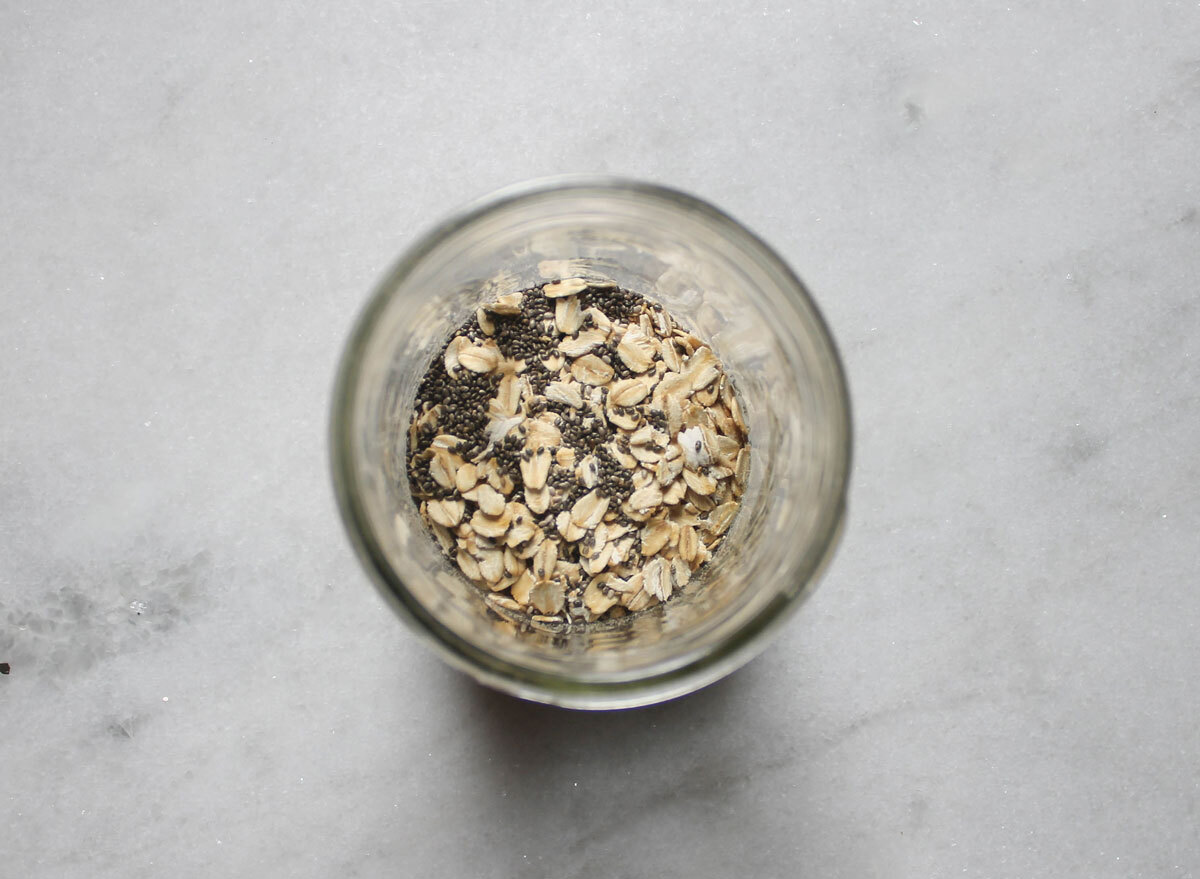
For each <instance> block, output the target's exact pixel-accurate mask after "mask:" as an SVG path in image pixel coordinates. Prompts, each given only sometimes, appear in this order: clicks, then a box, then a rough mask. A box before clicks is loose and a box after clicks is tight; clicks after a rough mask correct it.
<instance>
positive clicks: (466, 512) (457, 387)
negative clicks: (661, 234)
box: [408, 278, 750, 628]
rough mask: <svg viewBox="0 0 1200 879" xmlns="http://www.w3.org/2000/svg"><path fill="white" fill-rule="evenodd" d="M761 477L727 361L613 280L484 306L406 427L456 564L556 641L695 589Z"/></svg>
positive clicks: (428, 377) (426, 507)
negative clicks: (562, 630) (553, 631)
mask: <svg viewBox="0 0 1200 879" xmlns="http://www.w3.org/2000/svg"><path fill="white" fill-rule="evenodd" d="M749 471H750V447H749V442H748V437H747V435H746V424H745V422H744V421H743V419H742V413H741V409H740V406H739V404H738V399H737V396H736V394H735V393H734V389H733V386H732V385H731V384H730V381H729V379H728V377H727V376H726V375H725V373H724V371H723V370H722V368H721V364H720V363H719V362H718V360H717V358H716V356H715V355H714V354H713V352H712V350H711V349H710V348H709V347H708V346H707V345H706V344H705V343H704V342H703V341H701V340H700V339H698V338H697V337H696V336H694V335H692V334H691V333H689V332H688V331H686V330H684V329H682V328H680V327H678V326H677V325H676V323H675V321H674V319H673V318H672V317H671V315H670V314H668V313H667V312H666V311H665V310H664V309H663V308H662V307H661V306H659V305H658V304H656V303H653V302H651V301H649V300H647V299H645V298H643V297H642V296H641V295H639V294H637V293H632V292H630V291H628V290H624V289H620V288H618V287H617V286H616V285H615V284H613V283H612V282H610V281H601V280H592V279H584V278H567V279H565V280H559V281H554V282H551V283H546V284H543V285H541V286H538V287H533V288H530V289H528V290H524V291H520V292H515V293H509V294H506V295H503V296H500V297H499V298H498V299H496V300H495V301H494V302H491V303H489V304H486V305H483V306H481V307H480V308H479V309H478V310H477V311H476V313H475V316H474V317H473V318H471V319H470V320H469V321H467V322H466V323H465V324H463V325H462V326H461V327H459V329H458V330H457V331H456V332H455V333H454V334H453V336H451V338H450V339H449V341H448V342H447V343H446V345H445V347H444V348H443V349H442V351H441V354H440V356H439V357H437V358H435V359H434V361H433V363H431V364H430V367H429V370H428V372H427V373H426V374H425V376H424V378H423V380H422V381H421V384H420V386H419V388H418V390H417V396H416V401H415V403H414V411H413V415H412V420H411V422H410V424H409V435H408V478H409V484H410V487H411V490H412V494H413V497H414V498H415V499H416V500H417V502H418V503H419V505H420V512H421V517H422V519H423V520H424V521H425V523H426V524H427V525H428V526H429V528H430V530H431V531H432V532H433V535H434V536H435V537H436V538H437V540H438V542H439V544H440V545H441V547H442V549H443V550H444V551H445V553H446V554H447V555H448V556H449V557H451V558H453V559H454V560H455V562H456V563H457V565H458V567H459V569H460V570H461V571H462V572H463V574H464V575H466V576H467V577H468V578H469V579H470V580H472V581H473V582H474V583H476V584H478V585H479V586H481V587H483V588H484V589H486V590H488V593H487V595H486V600H487V602H488V604H489V605H490V606H491V607H492V608H493V609H495V610H497V611H498V612H500V613H501V614H502V615H504V616H506V617H510V618H520V619H525V620H529V621H530V622H531V623H532V624H534V625H539V624H540V625H543V626H546V627H549V628H554V627H556V626H562V625H563V624H567V625H570V624H577V623H585V622H595V621H597V620H601V619H611V618H615V617H620V616H624V615H625V614H626V613H631V612H636V611H639V610H643V609H645V608H648V607H651V606H653V605H655V604H658V603H659V602H661V601H666V600H668V599H669V598H671V597H672V595H675V594H677V593H678V592H680V591H681V590H683V589H684V588H685V587H686V586H687V584H688V582H689V581H690V580H691V578H692V576H693V575H694V574H695V573H696V571H697V570H698V569H699V568H700V567H701V566H702V565H704V564H705V563H706V562H707V561H708V560H709V559H710V558H711V557H712V554H713V552H714V551H715V550H716V549H717V547H718V546H719V545H720V543H721V540H722V539H723V535H724V534H725V532H726V531H727V529H728V528H729V526H730V523H731V522H732V521H733V518H734V516H735V515H736V514H737V510H738V505H739V500H740V498H741V496H742V491H743V489H744V487H745V484H746V479H747V476H748V475H749Z"/></svg>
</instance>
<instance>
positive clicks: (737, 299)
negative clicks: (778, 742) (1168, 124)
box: [332, 178, 851, 709]
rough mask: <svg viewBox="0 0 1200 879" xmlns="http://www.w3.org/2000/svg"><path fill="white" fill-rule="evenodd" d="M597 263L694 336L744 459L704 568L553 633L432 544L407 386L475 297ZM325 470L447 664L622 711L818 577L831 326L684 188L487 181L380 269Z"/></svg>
mask: <svg viewBox="0 0 1200 879" xmlns="http://www.w3.org/2000/svg"><path fill="white" fill-rule="evenodd" d="M562 260H572V261H573V262H572V263H570V264H568V266H567V267H566V268H569V271H570V272H571V273H579V274H584V275H590V276H593V277H595V276H599V277H607V278H610V279H612V280H615V281H617V282H618V283H620V284H621V285H622V286H623V287H626V288H628V289H631V290H634V291H637V292H638V293H642V294H644V295H646V296H648V297H650V298H653V299H656V300H658V301H660V302H662V303H663V304H664V305H665V306H666V307H667V308H668V309H669V310H670V311H671V312H672V313H673V315H674V316H676V317H677V318H678V319H679V320H680V322H681V323H683V324H685V325H690V328H691V329H692V330H693V332H695V333H697V334H698V335H699V336H701V337H702V338H705V339H707V340H709V341H710V343H711V344H712V347H713V349H714V351H715V352H716V353H717V355H718V356H719V357H720V358H721V359H722V361H723V362H724V364H725V367H726V370H727V371H728V373H729V374H730V376H731V377H732V379H733V380H734V383H735V387H736V388H737V391H738V393H739V397H740V399H741V402H742V404H743V409H744V414H745V417H746V420H747V423H748V426H749V437H750V442H751V445H752V461H753V466H752V472H751V477H750V482H749V485H748V487H747V490H746V493H745V495H744V497H743V499H742V504H743V505H742V509H741V511H740V512H739V514H738V516H737V518H736V520H735V522H734V525H733V527H732V528H731V529H730V531H729V533H728V534H727V535H726V539H725V541H724V543H723V545H722V546H721V547H720V549H719V550H718V551H717V553H716V556H715V557H714V559H713V560H712V562H711V563H710V564H709V565H707V566H706V567H705V568H704V569H703V570H702V572H701V573H702V574H703V576H698V577H697V578H695V579H693V581H692V584H690V585H689V586H688V588H687V590H686V592H685V593H684V594H683V595H681V596H678V597H676V598H673V599H672V600H671V601H669V602H666V603H665V604H662V605H659V606H658V607H655V608H652V609H650V610H648V611H644V612H642V613H639V614H633V615H630V616H627V617H624V618H623V619H620V620H616V621H613V622H611V623H607V624H604V625H599V626H595V627H592V628H588V629H586V630H584V631H579V632H572V633H568V634H551V633H547V632H544V631H538V630H535V629H531V628H528V627H523V626H519V625H517V624H515V623H513V622H511V621H507V620H503V619H500V618H498V617H497V616H496V615H495V614H494V613H493V612H492V611H491V610H490V609H488V607H487V605H485V604H484V603H483V600H482V599H483V594H482V593H481V592H480V591H479V590H478V589H477V588H476V587H475V586H473V585H471V584H470V583H468V582H467V581H466V579H464V578H463V577H462V576H461V574H459V573H458V571H457V570H456V569H455V568H454V566H453V565H452V563H450V562H449V561H448V560H446V559H445V558H443V557H442V556H441V555H440V554H439V551H438V547H437V545H436V543H435V542H434V540H433V539H432V537H431V536H430V535H429V534H428V533H427V532H426V530H425V527H424V525H423V524H422V522H421V521H420V519H419V517H418V516H417V512H416V508H415V505H414V504H413V502H412V499H411V497H410V495H409V490H408V483H407V479H406V477H405V467H404V462H405V444H406V442H407V421H408V416H409V412H410V407H411V405H412V400H413V396H414V394H415V392H416V387H417V384H418V382H419V381H420V379H421V376H422V375H423V374H424V371H425V369H426V367H427V365H428V363H429V361H430V359H431V358H432V357H433V356H434V354H435V353H436V352H437V350H438V348H439V347H440V345H441V344H442V342H444V340H445V338H446V337H447V335H448V333H450V332H451V331H452V330H453V329H454V328H456V327H457V326H458V325H459V324H460V323H461V322H462V321H463V320H465V319H466V318H467V317H468V316H469V315H470V314H471V313H472V312H473V311H474V309H475V308H476V306H477V305H478V304H480V303H481V302H483V301H484V300H488V299H491V298H494V297H495V296H496V295H497V294H499V293H503V292H507V291H510V290H520V289H523V288H525V287H528V286H531V285H533V284H537V283H539V282H541V281H543V280H545V279H546V278H547V277H558V276H560V275H562V274H564V273H565V272H564V268H565V267H564V266H563V265H562V264H561V261H562ZM333 407H334V408H333V418H332V456H333V472H334V483H335V487H336V491H337V496H338V501H339V503H340V506H341V511H342V515H343V518H344V520H345V523H346V527H347V530H348V531H349V534H350V537H351V540H352V542H353V543H354V546H355V548H356V549H357V551H358V553H359V555H360V557H361V559H362V561H363V563H364V565H365V566H366V568H367V570H368V571H369V572H370V573H371V575H372V577H373V579H374V580H375V582H376V584H377V585H378V587H379V588H380V590H381V591H382V593H383V595H384V596H385V597H386V598H387V599H388V600H389V601H390V603H391V604H392V605H393V607H395V609H396V610H397V611H398V612H399V614H400V616H401V617H402V618H404V619H405V620H406V621H407V622H409V623H410V624H411V625H412V626H413V627H414V628H415V629H416V630H417V631H418V632H419V633H421V634H422V635H423V636H424V637H425V639H426V640H427V641H428V642H429V643H431V644H433V645H434V646H435V647H436V648H438V649H439V651H440V653H441V655H442V656H443V657H444V658H445V659H446V660H447V661H449V662H450V663H451V664H452V665H454V666H456V667H458V668H460V669H462V670H464V671H466V672H467V673H469V674H471V675H472V676H474V677H475V678H476V679H478V680H479V681H480V682H482V683H484V684H487V685H489V686H492V687H495V688H497V689H499V690H503V691H506V692H508V693H512V694H514V695H516V696H520V697H522V698H525V699H532V700H535V701H539V702H547V703H552V704H557V705H564V706H569V707H575V708H591V709H595V708H623V707H630V706H635V705H645V704H650V703H653V702H659V701H662V700H665V699H669V698H673V697H676V696H680V695H682V694H684V693H687V692H690V691H692V690H695V689H698V688H700V687H702V686H704V685H706V684H708V683H711V682H713V681H715V680H717V679H718V678H720V677H722V676H724V675H726V674H728V673H729V672H731V671H733V670H734V669H735V668H737V667H738V666H740V665H742V664H743V663H745V662H746V661H747V660H749V659H750V658H751V657H752V656H754V655H755V654H756V653H757V652H758V651H760V650H761V649H762V648H763V647H764V646H765V645H766V641H767V639H768V636H769V635H770V633H771V632H772V631H774V630H775V629H776V628H777V626H778V625H779V624H780V623H781V622H782V620H783V619H784V618H785V617H786V616H787V614H788V612H789V611H791V610H793V609H795V608H796V607H797V606H798V605H799V604H800V602H801V601H802V600H803V599H804V598H805V597H806V596H807V595H808V593H809V592H810V591H811V589H812V587H813V586H814V584H815V582H816V580H817V577H818V575H819V574H820V572H821V570H822V568H823V566H824V564H825V563H826V562H827V561H828V559H829V557H830V555H831V553H832V551H833V548H834V546H835V545H836V543H837V539H838V536H839V534H840V528H841V523H842V521H843V517H844V512H845V504H846V488H847V479H848V476H849V471H850V432H851V431H850V411H849V399H848V396H847V390H846V383H845V378H844V375H843V371H842V368H841V364H840V361H839V358H838V354H837V351H836V349H835V347H834V343H833V340H832V339H831V338H830V334H829V332H828V330H827V328H826V326H825V323H824V321H823V320H822V318H821V316H820V314H819V313H818V311H817V308H816V306H815V305H814V304H813V301H812V299H811V298H810V297H809V295H808V293H807V292H806V291H805V289H804V286H803V285H802V284H801V283H800V281H799V280H798V279H797V278H796V276H795V275H794V274H793V273H792V272H791V271H790V270H789V269H788V267H787V266H786V265H785V264H784V263H783V262H782V260H780V258H779V257H778V256H776V255H775V253H774V252H772V251H771V250H770V248H768V247H767V246H766V245H765V244H764V243H763V242H762V241H760V240H759V239H758V238H756V237H755V236H754V235H753V234H751V233H750V232H749V231H747V230H746V229H745V228H744V227H742V226H741V225H739V224H738V223H737V222H735V221H734V220H732V219H731V218H729V217H728V216H726V215H725V214H723V213H721V212H720V211H718V210H717V209H715V208H713V207H712V206H710V205H708V204H706V203H705V202H702V201H700V200H698V199H696V198H693V197H691V196H689V195H685V194H683V193H680V192H677V191H673V190H669V189H664V188H661V187H658V186H652V185H648V184H644V183H638V182H632V181H627V180H618V179H610V178H599V179H596V178H586V179H581V178H566V179H557V180H550V181H541V182H536V183H532V184H525V185H522V186H519V187H515V188H513V189H509V190H504V191H501V192H499V193H497V194H495V195H493V196H491V197H490V198H488V199H485V200H484V201H482V202H480V203H478V204H476V205H474V206H472V207H470V208H469V209H467V210H466V211H464V212H463V213H461V214H460V215H458V216H456V217H454V218H452V219H451V220H449V221H448V222H446V223H444V224H442V225H441V226H439V227H437V228H436V229H434V230H433V231H432V232H430V233H429V234H428V235H426V236H425V237H424V238H423V239H421V240H420V241H419V242H417V243H416V244H415V245H414V246H413V247H412V248H411V249H410V250H409V251H408V252H407V253H406V254H405V255H404V256H403V257H402V258H401V259H400V261H399V262H398V263H397V264H396V266H395V267H394V268H393V269H392V270H391V272H390V273H389V274H388V275H387V276H386V277H385V278H384V279H383V281H382V282H381V283H380V284H379V286H378V287H377V289H376V290H375V292H374V294H373V295H372V297H371V299H370V301H369V303H368V304H367V306H366V308H365V310H364V312H363V314H362V316H361V317H360V319H359V321H358V324H357V326H356V328H355V330H354V332H353V334H352V336H351V338H350V340H349V342H348V344H347V347H346V350H345V353H344V355H343V359H342V363H341V369H340V372H339V375H338V378H337V384H336V387H335V393H334V404H333Z"/></svg>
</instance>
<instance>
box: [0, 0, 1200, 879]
mask: <svg viewBox="0 0 1200 879" xmlns="http://www.w3.org/2000/svg"><path fill="white" fill-rule="evenodd" d="M0 116H2V118H3V124H2V125H0V186H2V192H3V205H4V209H3V212H2V214H0V217H2V219H0V222H2V223H3V235H2V236H0V261H2V264H3V266H4V277H3V281H2V282H0V283H2V286H0V290H2V293H0V351H2V352H3V356H2V357H0V661H6V662H9V663H10V664H11V674H9V675H8V676H5V677H0V828H2V830H0V863H2V864H3V866H2V867H0V873H2V874H3V875H5V876H12V877H20V879H26V877H123V879H125V877H130V879H137V877H151V876H178V877H184V879H190V877H211V876H270V877H274V876H297V877H310V876H311V877H329V876H336V877H351V876H361V877H375V876H433V875H444V876H456V877H509V876H528V877H568V879H570V877H578V879H583V877H640V876H655V877H724V876H731V875H746V876H763V877H767V876H797V875H806V876H807V875H812V876H821V877H907V876H913V877H929V876H974V877H1061V876H1088V877H1137V876H1144V877H1171V879H1184V877H1197V876H1200V830H1198V827H1200V731H1198V728H1200V629H1198V627H1197V621H1198V620H1200V564H1198V562H1200V500H1198V496H1197V490H1198V487H1200V463H1198V462H1200V454H1198V453H1200V400H1198V399H1197V394H1198V388H1200V381H1198V379H1200V375H1198V366H1200V311H1198V306H1197V303H1198V294H1200V290H1198V282H1200V163H1198V159H1200V150H1198V144H1200V8H1198V7H1197V5H1196V4H1195V3H1194V2H1187V3H1184V2H1149V3H1138V2H1133V0H1128V2H1121V0H1099V2H1098V0H1090V2H1082V0H1078V2H1076V0H1072V2H1064V3H1032V2H1011V3H1003V2H1001V3H986V4H985V3H959V4H945V3H942V4H935V3H927V2H915V3H908V4H899V5H897V4H894V3H890V2H884V0H864V2H860V3H855V4H843V3H834V2H826V0H818V2H815V3H808V4H800V3H795V4H793V5H791V6H787V5H784V4H781V3H775V2H759V3H755V4H747V5H742V4H726V5H724V6H722V7H720V8H718V7H716V6H715V5H711V4H710V5H702V4H694V3H682V2H660V3H615V4H614V3H607V2H592V3H589V4H586V5H583V4H573V3H562V2H558V3H549V2H526V3H523V4H516V3H509V4H505V3H458V4H454V3H432V2H420V3H416V2H414V3H385V2H374V0H362V2H350V3H346V4H315V3H299V4H276V3H270V2H268V3H258V4H210V5H209V6H203V5H201V6H196V5H195V4H191V5H187V6H185V5H184V4H181V3H176V2H159V0H155V2H145V0H143V2H122V3H115V4H91V5H88V4H73V5H71V6H66V5H62V4H50V3H27V4H21V3H16V2H9V3H5V4H3V5H0ZM568 171H592V172H613V173H621V174H627V175H633V176H638V177H643V178H647V179H651V180H656V181H660V182H665V183H668V184H672V185H675V186H679V187H682V188H685V189H688V190H691V191H694V192H696V193H697V194H700V195H702V196H704V197H706V198H709V199H710V200H712V201H714V202H715V203H716V204H718V205H720V206H722V207H724V208H726V209H727V210H729V211H730V212H731V213H733V214H734V215H735V216H736V217H738V218H739V219H741V220H743V221H744V222H745V223H746V224H748V225H749V226H750V227H751V228H753V229H755V230H756V231H758V232H759V233H760V234H762V235H763V236H764V237H765V238H766V239H767V240H768V241H770V242H772V243H773V244H774V245H775V246H776V247H777V248H778V249H779V251H780V252H781V253H782V254H783V255H784V256H785V257H786V258H787V259H788V260H789V261H791V262H792V264H793V265H794V266H795V267H796V268H797V270H798V271H799V272H800V274H801V275H802V276H803V277H804V278H805V279H806V280H807V281H808V283H809V284H810V286H811V287H812V288H813V290H814V291H815V292H816V294H817V296H818V297H819V299H820V302H821V304H822V306H823V308H824V309H825V311H826V314H827V316H828V318H829V320H830V323H831V324H832V327H833V329H834V331H835V333H836V335H837V337H838V339H839V341H840V343H841V345H842V347H843V350H844V353H845V357H846V361H847V366H848V369H849V374H850V380H851V383H852V389H853V393H854V400H855V410H856V420H857V459H856V472H855V479H854V485H853V490H852V498H851V499H852V513H851V517H850V521H849V527H848V530H847V533H846V537H845V541H844V543H843V545H842V548H841V551H840V554H839V556H838V558H837V559H836V561H835V563H834V565H833V567H832V569H831V570H830V572H829V574H828V576H827V577H826V580H825V582H824V583H823V585H822V587H821V588H820V589H819V590H818V592H817V594H816V596H815V597H814V599H813V600H812V601H811V602H810V603H809V604H808V605H807V606H806V607H805V609H804V610H803V611H802V612H801V613H800V615H799V616H797V617H796V618H795V619H794V620H793V621H792V623H791V624H790V625H789V626H788V627H787V629H786V631H785V632H784V634H783V636H782V637H781V638H780V639H779V641H778V642H777V643H776V644H775V645H774V646H773V647H772V648H771V649H770V650H769V651H768V652H767V653H766V654H764V655H763V656H762V657H761V658H759V659H758V660H756V661H755V662H754V663H752V664H751V665H750V666H748V667H747V668H746V669H744V670H743V671H741V672H739V673H738V674H736V675H734V676H733V677H732V678H730V679H728V680H726V681H724V682H722V683H720V684H717V685H715V686H713V687H711V688H710V689H708V690H706V691H704V692H702V693H699V694H697V695H694V696H692V697H689V698H686V699H683V700H681V701H678V702H675V703H671V704H668V705H664V706H660V707H657V708H652V709H647V710H642V711H636V712H628V713H620V714H610V715H589V714H579V713H570V712H564V711H559V710H552V709H548V708H542V707H537V706H531V705H526V704H523V703H518V702H515V701H512V700H510V699H507V698H505V697H501V696H498V695H493V694H491V693H489V692H486V691H483V690H481V689H480V688H478V687H476V686H475V685H473V684H471V683H469V682H468V681H467V680H465V679H464V678H462V677H460V676H459V675H457V674H456V673H454V672H452V671H450V670H448V669H446V668H445V667H443V666H442V665H441V664H440V663H439V661H438V660H437V659H436V658H434V657H433V656H432V655H431V654H429V653H427V652H426V651H425V650H424V648H422V647H421V646H420V645H419V644H417V643H416V641H415V640H414V639H413V637H411V636H410V635H409V634H408V632H407V630H405V629H403V628H402V627H401V626H400V625H399V623H398V622H397V621H396V620H395V619H393V618H392V617H391V616H390V615H389V612H388V611H387V610H386V609H385V607H384V605H383V604H382V603H381V601H380V600H379V598H378V597H377V596H376V594H375V592H374V591H373V590H372V589H371V588H370V587H369V586H368V585H367V582H366V580H365V577H364V576H363V575H362V573H361V572H360V570H359V568H358V566H357V563H356V561H355V559H354V558H353V557H352V555H351V552H350V550H349V548H348V546H347V543H346V541H345V539H344V538H343V535H342V533H341V529H340V524H339V522H338V519H337V516H336V513H335V509H334V505H333V501H332V497H331V491H330V488H329V479H328V476H327V466H326V449H325V427H326V412H327V407H328V402H329V401H328V396H329V388H330V383H331V379H332V373H333V368H334V365H335V362H336V358H337V356H338V353H339V349H340V346H341V343H342V341H343V339H344V337H345V334H346V332H347V330H348V328H349V326H350V323H351V321H352V319H353V317H354V315H355V312H356V310H357V308H358V307H359V305H360V304H361V302H362V301H363V298H364V296H365V294H366V292H367V291H368V289H369V288H370V286H371V285H372V283H373V281H374V280H375V279H376V278H377V277H378V276H379V275H380V273H381V272H382V271H383V269H384V267H385V266H386V265H387V264H388V263H389V262H390V261H391V260H392V259H393V258H394V257H395V256H396V254H397V253H398V252H399V251H400V249H401V248H403V247H404V246H405V244H406V243H408V242H411V241H412V240H413V238H414V236H416V235H417V234H419V233H420V231H422V230H423V229H424V228H426V227H428V226H429V225H430V224H431V223H433V222H435V221H436V220H438V219H439V218H440V217H442V216H443V215H445V214H446V213H447V212H448V211H450V210H452V209H453V208H455V207H457V206H458V205H460V204H461V203H463V202H464V201H466V200H468V199H470V198H473V197H476V196H478V195H480V194H483V193H485V192H487V191H488V190H490V189H492V188H493V187H496V186H499V185H502V184H507V183H511V182H515V181H518V180H521V179H525V178H529V177H535V176H541V175H545V174H551V173H558V172H568Z"/></svg>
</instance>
